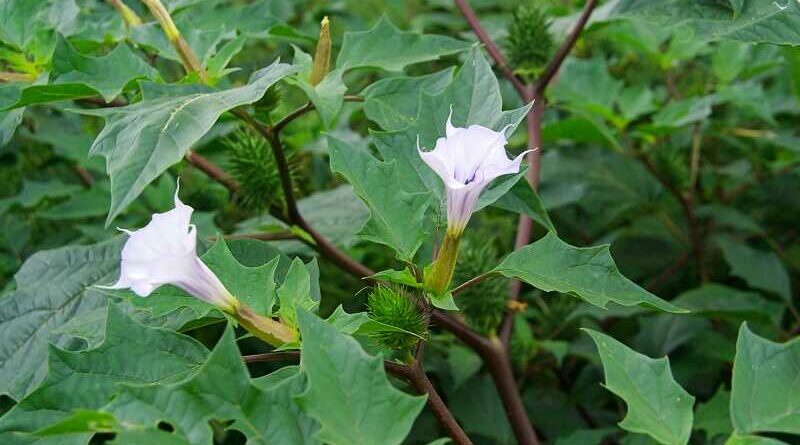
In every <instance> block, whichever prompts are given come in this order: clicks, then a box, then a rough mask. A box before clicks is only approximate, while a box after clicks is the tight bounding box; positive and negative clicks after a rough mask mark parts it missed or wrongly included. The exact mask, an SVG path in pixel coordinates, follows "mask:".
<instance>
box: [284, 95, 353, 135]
mask: <svg viewBox="0 0 800 445" xmlns="http://www.w3.org/2000/svg"><path fill="white" fill-rule="evenodd" d="M344 101H345V102H364V98H363V97H361V96H345V97H344ZM315 108H316V107H315V106H314V104H313V103H311V102H308V103H306V104H305V105H303V106H302V107H300V108H297V109H295V110H294V111H292V112H291V113H289V114H287V115H286V116H284V117H283V118H282V119H281V120H279V121H278V122H276V123H275V125H273V126H272V132H273V133H280V132H281V130H283V127H285V126H287V125H289V124H290V123H292V121H294V120H295V119H297V118H298V117H300V116H302V115H304V114H306V113H308V112H309V111H312V110H314V109H315Z"/></svg>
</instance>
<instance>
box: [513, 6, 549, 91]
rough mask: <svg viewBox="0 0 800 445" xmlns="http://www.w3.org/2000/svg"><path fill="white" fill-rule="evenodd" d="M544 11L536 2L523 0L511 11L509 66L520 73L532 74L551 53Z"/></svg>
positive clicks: (529, 75)
mask: <svg viewBox="0 0 800 445" xmlns="http://www.w3.org/2000/svg"><path fill="white" fill-rule="evenodd" d="M549 26H550V23H549V20H548V18H547V15H546V14H545V13H544V12H543V11H542V10H541V9H540V8H539V7H537V6H535V5H532V4H523V5H520V6H518V7H517V9H516V10H515V11H514V13H513V14H512V15H511V23H510V24H509V26H508V40H507V45H506V47H507V50H508V55H509V60H510V62H511V66H512V67H514V71H515V72H516V73H517V74H519V75H522V76H527V77H535V76H537V75H538V74H539V73H540V72H541V70H542V68H543V67H544V66H545V64H546V63H547V61H548V60H549V59H550V56H551V55H552V53H553V36H551V35H550V32H549V30H548V28H549Z"/></svg>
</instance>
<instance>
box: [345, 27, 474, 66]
mask: <svg viewBox="0 0 800 445" xmlns="http://www.w3.org/2000/svg"><path fill="white" fill-rule="evenodd" d="M470 46H471V44H470V43H469V42H464V41H462V40H456V39H454V38H452V37H446V36H438V35H428V34H419V33H416V32H409V31H401V30H399V29H398V28H397V27H396V26H394V24H392V22H390V21H389V19H388V18H386V17H385V16H384V17H382V18H381V19H380V21H378V23H377V24H376V25H375V26H374V27H373V28H371V29H369V30H367V31H358V32H347V33H345V35H344V38H343V40H342V49H341V51H339V57H338V58H337V59H336V66H337V67H339V68H342V69H350V68H359V67H375V68H383V69H385V70H388V71H400V70H402V69H403V68H404V67H405V66H406V65H411V64H414V63H419V62H426V61H429V60H436V59H438V58H439V57H441V56H444V55H447V54H453V53H457V52H460V51H464V50H466V49H468V48H469V47H470Z"/></svg>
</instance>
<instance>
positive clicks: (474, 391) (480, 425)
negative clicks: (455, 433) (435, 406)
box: [448, 374, 517, 445]
mask: <svg viewBox="0 0 800 445" xmlns="http://www.w3.org/2000/svg"><path fill="white" fill-rule="evenodd" d="M448 406H449V407H450V409H451V410H452V412H453V415H454V416H455V417H456V418H457V419H458V420H459V423H460V424H461V425H463V428H464V430H465V431H466V432H467V433H468V434H470V435H471V436H473V437H474V436H480V437H487V438H489V439H490V440H491V443H498V444H504V445H512V444H515V443H517V442H516V441H515V440H514V434H513V432H512V430H511V425H510V424H509V423H508V417H506V414H505V411H504V409H503V402H502V400H501V399H500V396H499V395H498V393H497V389H496V387H495V386H494V384H493V383H492V380H491V378H490V377H489V376H488V375H487V374H478V375H476V376H474V377H473V378H471V379H469V380H467V382H466V383H464V384H462V385H461V386H460V387H459V388H458V390H457V391H453V393H452V394H448ZM487 442H489V441H487Z"/></svg>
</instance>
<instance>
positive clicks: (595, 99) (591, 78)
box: [549, 57, 623, 116]
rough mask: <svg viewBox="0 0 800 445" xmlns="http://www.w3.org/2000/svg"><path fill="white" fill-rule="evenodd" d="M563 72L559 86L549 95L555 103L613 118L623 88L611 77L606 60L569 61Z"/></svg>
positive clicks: (620, 83) (565, 64)
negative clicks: (577, 107) (615, 104)
mask: <svg viewBox="0 0 800 445" xmlns="http://www.w3.org/2000/svg"><path fill="white" fill-rule="evenodd" d="M562 70H563V71H562V73H561V76H559V80H558V82H556V83H555V84H554V85H553V87H552V88H551V89H550V92H549V95H550V97H551V98H552V99H553V101H555V102H556V103H558V102H564V103H568V104H571V105H573V106H579V107H580V108H582V109H584V110H586V111H590V112H594V113H596V114H600V115H602V116H613V115H614V112H613V105H614V100H615V99H616V98H617V97H618V96H619V94H620V92H621V91H622V87H623V85H622V82H620V81H618V80H616V79H614V78H613V77H611V76H610V75H609V74H608V67H607V66H606V60H605V59H604V58H602V57H594V58H592V59H589V60H581V59H576V58H569V59H567V61H566V62H565V63H564V66H563V68H562Z"/></svg>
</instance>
